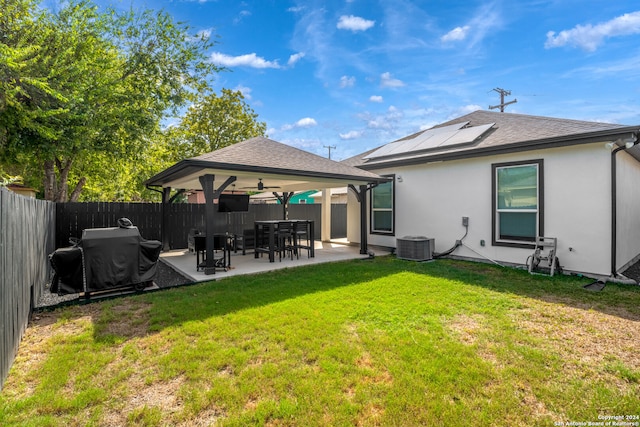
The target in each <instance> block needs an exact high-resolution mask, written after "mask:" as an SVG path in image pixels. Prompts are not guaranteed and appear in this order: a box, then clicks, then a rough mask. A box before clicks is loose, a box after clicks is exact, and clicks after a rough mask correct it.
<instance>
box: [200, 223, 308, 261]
mask: <svg viewBox="0 0 640 427" xmlns="http://www.w3.org/2000/svg"><path fill="white" fill-rule="evenodd" d="M314 233H315V224H314V221H312V220H295V219H294V220H265V221H255V223H254V228H253V229H245V230H243V232H242V233H241V234H236V233H229V232H226V233H221V234H214V246H213V249H214V259H215V262H214V265H215V268H216V270H223V271H227V270H228V269H229V268H230V267H231V252H232V251H233V252H234V253H237V252H238V251H239V250H241V251H242V255H246V253H247V250H248V249H253V251H254V257H255V258H259V257H261V256H262V255H263V254H268V256H269V262H275V257H276V254H277V255H278V259H279V261H282V258H283V257H284V258H287V257H289V258H290V259H292V260H293V258H294V256H295V257H296V258H297V259H299V258H300V252H302V251H305V250H306V251H307V257H308V258H313V257H314V256H315V250H314V245H313V236H314ZM206 237H207V236H206V233H204V232H202V231H200V230H198V229H192V230H191V231H190V232H189V236H188V246H189V251H190V252H194V253H195V255H196V271H202V270H204V268H205V266H206Z"/></svg>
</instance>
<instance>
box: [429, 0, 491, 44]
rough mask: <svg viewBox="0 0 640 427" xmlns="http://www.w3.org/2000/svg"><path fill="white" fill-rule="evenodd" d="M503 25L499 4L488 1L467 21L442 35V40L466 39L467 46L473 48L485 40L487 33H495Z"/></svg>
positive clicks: (445, 41) (447, 41)
mask: <svg viewBox="0 0 640 427" xmlns="http://www.w3.org/2000/svg"><path fill="white" fill-rule="evenodd" d="M501 25H502V18H501V16H500V9H499V7H498V5H497V4H496V3H495V2H493V3H486V4H483V5H482V6H481V7H480V8H479V9H478V10H477V11H475V14H474V15H473V16H472V17H471V19H469V21H468V22H467V23H465V24H464V25H459V26H457V27H456V28H454V29H453V30H451V31H449V32H448V33H446V34H445V35H443V36H442V37H440V41H441V42H443V43H452V42H459V41H463V40H465V41H466V42H467V47H468V48H472V47H474V46H476V45H477V44H478V43H480V42H481V41H482V40H484V38H485V37H486V36H487V35H489V34H494V33H495V32H496V29H497V28H499V27H500V26H501Z"/></svg>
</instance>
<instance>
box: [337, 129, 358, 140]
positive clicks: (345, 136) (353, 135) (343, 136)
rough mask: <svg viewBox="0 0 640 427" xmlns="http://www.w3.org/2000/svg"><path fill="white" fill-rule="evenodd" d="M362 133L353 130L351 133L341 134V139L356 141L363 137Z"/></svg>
mask: <svg viewBox="0 0 640 427" xmlns="http://www.w3.org/2000/svg"><path fill="white" fill-rule="evenodd" d="M362 133H363V132H362V131H361V130H352V131H349V132H347V133H341V134H339V135H340V139H345V140H346V139H356V138H360V137H361V136H362Z"/></svg>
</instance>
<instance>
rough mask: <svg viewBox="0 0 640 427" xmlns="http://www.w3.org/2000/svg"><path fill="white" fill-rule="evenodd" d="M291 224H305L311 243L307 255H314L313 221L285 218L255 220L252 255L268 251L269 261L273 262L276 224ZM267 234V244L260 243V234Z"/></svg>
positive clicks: (256, 255) (276, 231)
mask: <svg viewBox="0 0 640 427" xmlns="http://www.w3.org/2000/svg"><path fill="white" fill-rule="evenodd" d="M283 223H285V224H291V226H292V227H293V226H294V225H295V224H296V223H304V224H306V226H307V233H308V236H309V240H310V241H311V245H310V248H309V257H311V258H313V257H314V256H315V250H314V247H313V246H314V245H313V236H314V232H315V223H314V221H313V220H309V219H287V220H282V219H280V220H264V221H255V222H254V226H255V250H254V256H255V258H258V256H259V254H260V253H268V254H269V262H275V249H276V235H277V233H278V224H283ZM263 233H264V234H266V235H267V242H265V243H267V245H266V247H265V246H262V245H261V244H260V243H261V242H262V241H261V239H260V236H261V235H264V234H263Z"/></svg>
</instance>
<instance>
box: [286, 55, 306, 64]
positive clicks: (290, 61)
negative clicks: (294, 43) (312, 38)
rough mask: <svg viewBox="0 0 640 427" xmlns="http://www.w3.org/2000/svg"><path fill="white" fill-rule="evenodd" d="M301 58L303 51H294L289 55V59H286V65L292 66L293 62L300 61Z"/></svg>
mask: <svg viewBox="0 0 640 427" xmlns="http://www.w3.org/2000/svg"><path fill="white" fill-rule="evenodd" d="M302 58H304V52H298V53H294V54H293V55H291V56H290V57H289V60H288V61H287V65H288V66H289V67H293V66H294V65H295V63H296V62H298V61H300V60H301V59H302Z"/></svg>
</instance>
